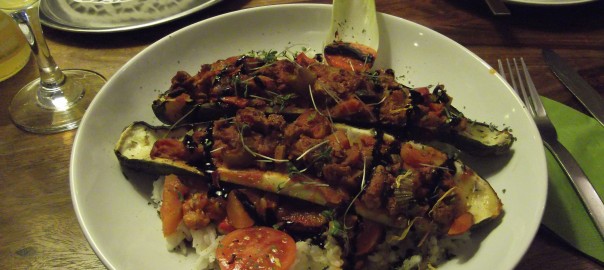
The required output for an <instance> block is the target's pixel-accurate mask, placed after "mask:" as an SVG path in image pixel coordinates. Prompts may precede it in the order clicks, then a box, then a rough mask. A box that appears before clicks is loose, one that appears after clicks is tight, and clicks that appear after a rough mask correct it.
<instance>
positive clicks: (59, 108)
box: [0, 0, 105, 134]
mask: <svg viewBox="0 0 604 270" xmlns="http://www.w3.org/2000/svg"><path fill="white" fill-rule="evenodd" d="M39 7H40V1H39V0H0V10H2V11H3V12H5V13H6V14H8V15H9V17H11V18H12V19H13V21H14V22H15V23H16V24H17V25H18V26H19V29H20V30H21V32H22V33H23V35H24V36H25V39H26V40H27V42H28V43H29V45H30V47H31V51H32V53H33V55H34V57H35V58H36V61H37V63H38V68H39V71H40V78H38V79H36V80H34V81H32V82H30V83H28V84H27V85H25V86H24V87H23V88H21V90H20V91H19V92H18V93H17V94H16V95H15V96H14V97H13V100H12V101H11V104H10V105H9V108H8V111H9V114H10V116H11V119H12V121H13V123H14V124H15V125H16V126H17V127H19V128H21V129H24V130H26V131H29V132H33V133H41V134H47V133H56V132H61V131H65V130H71V129H74V128H77V127H78V125H79V124H80V120H81V119H82V117H83V116H84V112H85V111H86V108H88V105H89V104H90V102H91V101H92V98H93V97H94V96H95V94H96V93H97V92H98V91H99V90H100V89H101V87H102V86H103V85H104V84H105V78H104V77H103V76H101V75H100V74H98V73H96V72H94V71H89V70H81V69H71V70H64V71H63V70H61V69H60V68H59V67H58V66H57V64H56V63H55V61H54V59H53V58H52V56H51V55H50V51H49V49H48V46H47V45H46V41H45V39H44V35H43V33H42V25H41V24H40V19H39Z"/></svg>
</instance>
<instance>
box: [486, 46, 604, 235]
mask: <svg viewBox="0 0 604 270" xmlns="http://www.w3.org/2000/svg"><path fill="white" fill-rule="evenodd" d="M506 62H507V68H508V71H509V75H510V76H509V77H510V79H509V82H510V83H511V84H512V87H513V88H514V90H516V92H519V94H521V95H520V98H521V99H522V100H523V101H524V104H525V105H526V108H527V110H528V111H529V112H530V114H531V116H532V117H533V120H534V121H535V124H536V125H537V129H538V130H539V133H540V134H541V139H542V140H543V144H544V145H545V147H547V148H548V149H549V150H550V151H551V152H552V154H553V156H554V157H555V158H556V159H557V160H558V163H560V165H561V166H562V168H563V169H564V172H565V173H566V175H568V177H569V179H570V181H571V183H572V184H573V186H574V187H575V190H576V191H577V193H578V194H579V197H581V200H582V201H583V204H584V205H585V207H586V208H587V212H588V213H589V215H590V217H591V218H592V220H593V221H594V223H595V225H596V228H597V229H598V231H599V232H600V236H602V238H604V204H603V203H602V200H600V197H599V196H598V194H597V193H596V191H595V189H594V187H593V186H592V185H591V183H590V182H589V179H588V178H587V176H586V175H585V173H584V172H583V170H582V169H581V167H580V166H579V164H578V163H577V161H576V160H575V159H574V158H573V156H572V155H571V154H570V152H568V150H567V149H566V148H565V147H564V146H563V145H562V144H561V143H560V142H559V141H558V134H557V133H556V129H555V128H554V125H553V124H552V122H551V121H550V120H549V117H547V113H546V112H545V108H544V107H543V103H542V102H541V99H540V98H539V94H538V93H537V89H536V88H535V84H534V83H533V80H532V79H531V75H530V74H529V72H528V69H527V67H526V64H525V63H524V59H523V58H522V57H521V58H520V63H521V66H522V73H523V75H524V81H523V79H522V76H520V74H521V72H520V69H519V68H518V63H517V61H516V58H513V59H512V62H513V63H514V64H513V65H511V64H510V61H509V59H506ZM497 63H498V65H499V73H500V74H501V76H503V77H504V78H505V77H506V76H505V70H504V68H503V64H502V61H501V60H499V59H498V60H497ZM514 73H515V74H514ZM516 83H518V84H516ZM517 85H518V86H517ZM526 88H528V91H527V89H526ZM518 90H520V91H518Z"/></svg>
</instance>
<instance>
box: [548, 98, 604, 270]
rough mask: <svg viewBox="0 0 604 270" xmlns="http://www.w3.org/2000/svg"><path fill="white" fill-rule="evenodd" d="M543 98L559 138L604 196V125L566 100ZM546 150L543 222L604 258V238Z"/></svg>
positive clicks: (578, 246)
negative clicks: (557, 100) (546, 180)
mask: <svg viewBox="0 0 604 270" xmlns="http://www.w3.org/2000/svg"><path fill="white" fill-rule="evenodd" d="M541 100H542V101H543V103H544V106H545V109H546V110H547V113H548V115H549V117H550V119H551V120H552V122H553V123H554V126H555V127H556V131H557V132H558V140H559V141H560V142H561V143H562V144H563V145H564V146H565V147H566V148H567V149H568V151H570V152H571V154H572V155H573V156H574V157H575V159H576V160H577V162H579V165H581V168H582V169H583V171H584V172H585V174H586V175H587V177H588V178H589V179H590V180H591V183H592V185H593V186H594V187H595V189H596V192H597V193H598V195H600V198H604V127H602V126H601V125H600V124H599V123H598V122H597V121H596V120H594V119H593V118H591V117H589V116H587V115H585V114H583V113H581V112H578V111H576V110H574V109H572V108H570V107H567V106H565V105H563V104H560V103H558V102H555V101H553V100H550V99H547V98H543V97H542V98H541ZM545 154H546V158H547V172H548V175H549V188H548V192H547V203H546V206H545V213H544V215H543V221H542V223H543V224H544V225H545V226H546V227H548V228H549V229H551V230H552V231H554V232H555V233H556V234H558V235H559V236H560V237H561V238H562V239H564V240H566V241H567V242H568V243H569V244H571V245H572V246H574V247H575V248H577V249H578V250H580V251H581V252H583V253H585V254H587V255H588V256H591V257H593V258H595V259H597V260H599V261H600V262H604V240H602V237H600V234H599V233H598V231H597V229H596V226H595V225H594V223H593V222H592V220H591V219H590V217H589V215H588V214H587V211H586V210H585V207H584V206H583V203H582V202H581V199H579V196H578V195H577V193H576V192H575V189H574V188H573V186H572V184H571V183H570V180H569V179H568V177H567V176H566V174H565V173H564V171H563V170H562V168H561V167H560V165H559V164H558V162H557V161H556V159H555V158H554V157H553V156H552V154H551V153H550V152H549V151H548V150H546V153H545Z"/></svg>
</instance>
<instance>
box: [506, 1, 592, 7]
mask: <svg viewBox="0 0 604 270" xmlns="http://www.w3.org/2000/svg"><path fill="white" fill-rule="evenodd" d="M505 1H506V2H508V3H510V4H519V5H529V6H570V5H580V4H587V3H590V2H595V1H596V0H564V1H560V2H550V1H548V0H505Z"/></svg>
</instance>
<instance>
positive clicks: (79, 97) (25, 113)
mask: <svg viewBox="0 0 604 270" xmlns="http://www.w3.org/2000/svg"><path fill="white" fill-rule="evenodd" d="M63 73H64V75H65V81H64V82H63V84H62V85H60V86H56V87H54V88H47V89H45V90H46V91H40V90H41V87H42V86H41V85H40V79H36V80H34V81H32V82H30V83H29V84H27V85H26V86H24V87H23V88H21V90H20V91H19V92H18V93H17V94H16V95H15V96H14V97H13V100H12V102H11V104H10V106H9V109H8V110H9V113H10V116H11V119H12V121H13V123H15V125H16V126H17V127H19V128H21V129H23V130H26V131H29V132H32V133H39V134H50V133H57V132H61V131H66V130H71V129H74V128H77V127H78V126H79V124H80V121H81V120H82V117H83V116H84V113H85V112H86V109H87V108H88V105H90V102H91V101H92V99H93V98H94V96H95V95H96V94H97V93H98V91H99V90H100V89H101V87H103V85H104V84H105V81H106V80H105V78H104V77H103V76H101V75H100V74H98V73H96V72H94V71H89V70H79V69H67V70H63Z"/></svg>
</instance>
